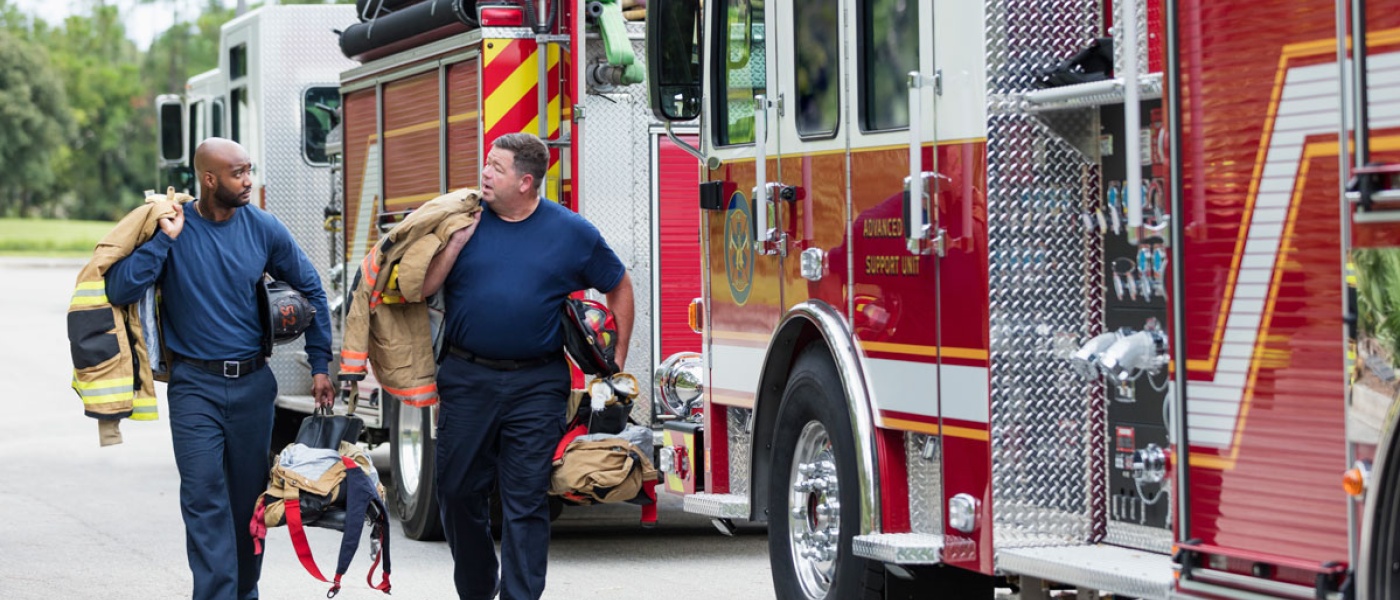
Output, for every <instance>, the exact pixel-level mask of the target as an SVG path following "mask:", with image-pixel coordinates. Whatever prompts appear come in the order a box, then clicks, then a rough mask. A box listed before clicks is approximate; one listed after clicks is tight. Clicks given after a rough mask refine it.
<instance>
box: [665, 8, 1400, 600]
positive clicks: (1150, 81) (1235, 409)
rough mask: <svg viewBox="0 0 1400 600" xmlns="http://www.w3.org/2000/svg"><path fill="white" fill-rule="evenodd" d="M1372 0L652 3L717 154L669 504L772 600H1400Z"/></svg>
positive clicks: (1396, 283) (1393, 35) (673, 87)
mask: <svg viewBox="0 0 1400 600" xmlns="http://www.w3.org/2000/svg"><path fill="white" fill-rule="evenodd" d="M1366 4H1367V3H1366V2H1364V1H1362V0H1336V1H1332V0H1250V1H1245V0H1213V1H1206V0H1161V1H1160V2H1159V1H1158V0H1142V1H1138V2H1131V1H1129V2H1117V1H1115V2H1103V1H1101V0H1005V1H998V2H986V3H982V2H940V1H934V0H861V1H857V0H830V1H827V2H820V3H811V2H805V3H798V2H793V1H791V0H720V1H710V2H703V3H702V2H700V1H698V0H651V2H650V4H649V6H648V10H649V11H650V15H649V19H650V20H649V23H648V25H649V32H648V40H649V47H648V53H649V54H648V65H649V68H650V73H649V75H648V79H649V85H650V86H651V101H652V108H653V110H654V111H655V113H656V115H657V116H658V118H661V119H665V120H681V121H686V120H690V119H694V118H697V117H698V118H699V119H700V123H701V126H700V130H699V143H698V145H697V146H696V147H692V148H689V151H690V152H691V153H692V154H694V155H695V156H696V157H697V158H698V159H700V160H701V161H702V163H703V168H702V172H701V179H702V183H700V185H699V198H698V207H699V209H700V213H701V217H700V219H701V224H700V232H701V242H702V244H703V251H702V260H703V266H702V273H703V276H704V283H703V290H704V293H703V295H702V297H701V298H700V299H699V300H698V301H697V302H696V303H695V304H693V305H692V313H693V314H694V316H695V318H694V319H693V320H694V321H696V322H697V326H698V327H697V329H698V330H699V331H701V332H702V335H703V349H702V352H701V353H699V354H696V355H682V356H675V357H672V358H671V359H668V360H667V361H666V363H665V364H663V366H662V367H661V368H660V369H659V372H658V373H657V381H658V383H659V385H660V389H658V391H657V394H658V396H659V397H664V398H670V399H673V400H675V401H677V402H681V403H685V404H686V406H688V407H689V409H690V413H691V416H690V417H688V418H685V419H680V420H676V421H672V422H669V423H667V424H666V425H665V437H666V443H665V445H664V446H663V448H662V449H661V456H660V457H659V463H660V464H661V465H662V467H663V468H664V470H665V478H666V487H667V489H669V490H671V491H674V492H677V493H682V494H685V507H686V510H687V511H690V512H694V513H699V514H704V515H709V516H711V517H713V518H714V519H715V520H716V524H717V525H718V526H720V527H721V529H725V528H727V527H730V526H732V521H733V520H734V519H744V520H752V521H766V522H767V523H768V527H769V540H770V541H769V550H770V556H771V561H772V570H773V578H774V585H775V587H776V590H777V595H778V597H779V598H784V599H787V598H813V599H815V598H836V599H845V598H856V597H872V596H869V595H863V594H874V595H878V594H879V593H881V592H880V591H881V590H883V593H884V594H886V597H896V596H898V597H906V596H910V595H917V597H929V596H934V597H940V598H942V597H946V598H960V599H961V598H978V597H982V598H989V597H991V596H992V594H993V589H994V587H996V586H1010V587H1014V588H1016V589H1018V590H1019V593H1020V595H1021V598H1045V597H1049V596H1050V595H1051V594H1052V593H1057V592H1055V590H1061V589H1077V590H1079V592H1081V593H1082V594H1090V595H1092V596H1093V597H1097V595H1095V594H1092V592H1093V591H1095V590H1097V591H1104V592H1111V593H1114V594H1117V595H1119V596H1126V597H1142V598H1168V597H1174V598H1202V599H1221V598H1230V599H1235V598H1238V599H1246V598H1249V599H1254V598H1298V599H1313V598H1362V599H1370V600H1379V599H1382V598H1384V599H1390V598H1398V597H1400V567H1397V565H1400V517H1397V508H1396V507H1397V506H1400V456H1397V455H1400V441H1397V440H1396V439H1395V438H1396V436H1397V433H1396V431H1397V429H1396V427H1395V425H1396V421H1397V419H1398V418H1400V416H1397V415H1400V411H1398V410H1397V403H1396V402H1395V400H1396V398H1397V392H1400V379H1397V372H1400V371H1397V363H1400V361H1398V360H1397V359H1400V251H1398V250H1396V249H1395V248H1396V247H1400V233H1397V232H1398V231H1400V228H1397V227H1396V225H1395V223H1396V222H1398V221H1400V212H1395V211H1393V210H1390V209H1391V208H1392V207H1395V206H1400V204H1396V200H1397V199H1400V192H1397V191H1395V190H1394V187H1395V186H1394V183H1395V179H1396V177H1397V175H1396V173H1397V169H1395V168H1392V167H1389V166H1386V165H1390V164H1394V163H1396V162H1397V157H1400V137H1396V135H1397V132H1400V11H1396V10H1394V7H1390V9H1389V10H1382V9H1381V8H1380V7H1379V6H1378V4H1379V3H1376V2H1372V3H1370V5H1371V6H1370V7H1369V8H1370V10H1368V7H1367V6H1366ZM702 5H703V6H702ZM1096 38H1111V39H1100V40H1098V41H1096ZM1109 44H1111V45H1112V49H1111V50H1109V49H1108V45H1109ZM1100 52H1101V53H1103V55H1105V56H1111V58H1108V59H1105V62H1107V63H1111V65H1110V66H1111V67H1112V68H1111V70H1108V69H1094V68H1089V67H1087V66H1086V65H1089V64H1090V63H1091V62H1092V61H1091V60H1080V59H1083V58H1085V57H1086V56H1087V57H1090V58H1092V57H1093V56H1094V55H1095V53H1100ZM1343 142H1345V143H1343ZM684 210H693V209H691V208H689V207H687V208H685V209H684ZM701 384H703V385H701ZM1080 597H1085V596H1084V595H1081V596H1080Z"/></svg>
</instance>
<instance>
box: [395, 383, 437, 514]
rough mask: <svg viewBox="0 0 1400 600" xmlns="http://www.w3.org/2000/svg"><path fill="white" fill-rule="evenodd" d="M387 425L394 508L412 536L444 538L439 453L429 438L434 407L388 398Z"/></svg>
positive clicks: (432, 424)
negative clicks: (438, 489) (440, 500)
mask: <svg viewBox="0 0 1400 600" xmlns="http://www.w3.org/2000/svg"><path fill="white" fill-rule="evenodd" d="M383 406H384V407H385V420H384V422H385V425H386V426H387V427H388V428H389V461H390V465H391V467H390V470H391V471H393V477H394V479H393V481H394V498H393V506H394V512H396V513H397V514H398V516H399V521H400V522H402V523H403V533H404V535H406V536H408V538H409V539H413V540H419V541H425V542H426V541H437V540H441V539H443V533H442V513H441V512H440V511H439V510H438V499H437V476H436V463H437V461H436V458H437V456H436V454H437V447H436V444H434V443H433V440H432V439H431V438H429V432H431V431H432V428H433V426H434V423H433V411H432V409H431V408H414V407H411V406H404V405H403V403H401V402H399V401H397V400H393V399H386V400H385V401H384V404H383Z"/></svg>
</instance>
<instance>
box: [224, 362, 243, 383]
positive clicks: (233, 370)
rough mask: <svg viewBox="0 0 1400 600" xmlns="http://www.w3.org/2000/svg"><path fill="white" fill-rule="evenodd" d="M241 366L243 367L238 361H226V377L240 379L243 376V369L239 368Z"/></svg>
mask: <svg viewBox="0 0 1400 600" xmlns="http://www.w3.org/2000/svg"><path fill="white" fill-rule="evenodd" d="M240 366H242V365H241V364H240V363H239V362H238V361H236V360H226V361H224V377H227V378H229V379H238V377H239V376H240V375H242V374H243V373H242V372H241V371H242V369H240V368H239V367H240Z"/></svg>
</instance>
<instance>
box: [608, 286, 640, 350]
mask: <svg viewBox="0 0 1400 600" xmlns="http://www.w3.org/2000/svg"><path fill="white" fill-rule="evenodd" d="M603 296H604V297H605V298H607V300H608V310H611V311H612V313H613V318H614V319H616V320H617V366H618V367H619V368H622V369H626V368H627V364H626V363H627V348H628V344H630V343H631V342H632V325H633V320H634V319H635V318H636V313H637V310H636V309H637V307H636V299H635V296H634V294H633V291H632V276H631V275H630V274H627V273H623V274H622V281H621V282H618V284H617V287H615V288H613V290H612V291H611V292H608V293H606V294H604V295H603Z"/></svg>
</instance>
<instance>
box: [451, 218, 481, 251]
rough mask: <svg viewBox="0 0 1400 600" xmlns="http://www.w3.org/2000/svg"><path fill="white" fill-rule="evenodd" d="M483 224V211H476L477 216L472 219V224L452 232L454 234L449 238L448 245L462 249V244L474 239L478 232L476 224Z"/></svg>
mask: <svg viewBox="0 0 1400 600" xmlns="http://www.w3.org/2000/svg"><path fill="white" fill-rule="evenodd" d="M480 224H481V213H476V218H475V219H472V224H471V225H468V226H466V227H463V228H461V229H458V230H457V231H454V232H452V236H451V237H449V238H447V246H448V247H449V248H452V249H455V250H459V251H460V250H461V249H462V246H465V245H467V242H468V241H470V240H471V239H472V235H473V234H475V233H476V226H477V225H480Z"/></svg>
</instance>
